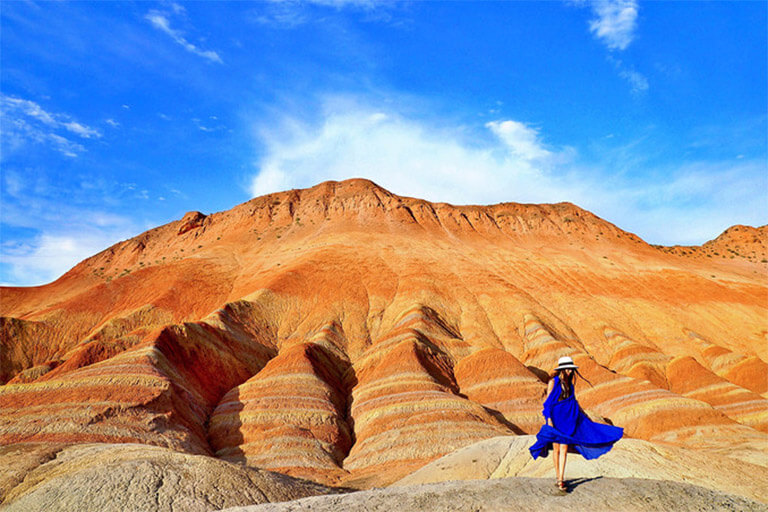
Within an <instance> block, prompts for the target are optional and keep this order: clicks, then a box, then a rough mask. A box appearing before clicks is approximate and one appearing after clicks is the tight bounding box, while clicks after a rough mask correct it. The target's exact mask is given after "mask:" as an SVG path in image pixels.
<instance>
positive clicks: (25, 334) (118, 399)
mask: <svg viewBox="0 0 768 512" xmlns="http://www.w3.org/2000/svg"><path fill="white" fill-rule="evenodd" d="M765 231H766V229H765V227H762V228H749V229H748V228H746V227H739V229H738V230H736V229H735V228H734V229H733V230H730V231H729V232H727V233H726V235H727V236H726V235H724V236H723V237H720V239H718V241H716V245H717V247H718V248H720V247H726V246H728V244H730V243H732V241H734V240H736V239H737V238H735V237H736V235H739V237H741V236H742V235H744V236H748V237H752V238H749V240H750V244H753V245H750V246H749V247H750V251H752V248H754V251H755V254H758V252H759V248H760V247H764V245H765V244H764V238H765ZM754 239H756V240H757V241H754ZM738 240H739V244H740V245H742V243H746V242H744V241H742V238H738ZM745 240H746V239H745ZM713 243H715V242H713ZM733 243H735V242H733ZM705 245H706V244H705ZM718 252H719V251H718ZM750 254H751V253H750ZM767 270H768V263H764V262H762V261H761V260H760V259H759V258H757V259H756V258H751V259H750V258H733V259H731V258H719V259H714V258H708V257H707V256H701V257H698V256H697V257H693V256H691V255H690V254H679V253H677V252H675V251H673V250H668V249H665V248H657V247H653V246H650V245H648V244H646V243H645V242H644V241H642V240H641V239H640V238H638V237H637V236H635V235H633V234H631V233H627V232H625V231H622V230H621V229H619V228H618V227H616V226H614V225H612V224H610V223H609V222H607V221H605V220H603V219H600V218H598V217H596V216H595V215H593V214H591V213H589V212H587V211H584V210H582V209H580V208H578V207H576V206H574V205H571V204H567V203H563V204H556V205H521V204H510V203H504V204H497V205H491V206H453V205H448V204H435V203H429V202H427V201H423V200H419V199H414V198H407V197H399V196H397V195H394V194H392V193H390V192H388V191H386V190H384V189H382V188H380V187H378V186H376V185H375V184H373V183H371V182H368V181H365V180H350V181H346V182H340V183H336V182H328V183H323V184H320V185H318V186H316V187H313V188H310V189H305V190H292V191H287V192H281V193H277V194H272V195H269V196H263V197H259V198H255V199H253V200H251V201H248V202H247V203H244V204H242V205H239V206H237V207H235V208H233V209H232V210H229V211H226V212H219V213H214V214H211V215H203V214H202V213H199V212H190V213H189V214H187V215H185V216H184V218H183V219H181V220H180V221H176V222H172V223H170V224H167V225H164V226H160V227H158V228H155V229H152V230H150V231H147V232H146V233H142V234H141V235H138V236H137V237H134V238H133V239H130V240H126V241H124V242H121V243H119V244H116V245H115V246H113V247H111V248H109V249H107V250H105V251H103V252H101V253H99V254H97V255H95V256H93V257H91V258H89V259H87V260H85V261H83V262H81V263H80V264H79V265H77V266H76V267H75V268H73V269H72V270H71V271H70V272H68V273H67V274H65V275H64V276H63V277H62V278H60V279H59V280H57V281H56V282H54V283H51V284H49V285H45V286H42V287H35V288H3V289H2V304H1V306H0V314H2V319H1V320H0V332H1V333H2V341H1V343H2V347H1V348H2V350H0V379H1V380H2V382H4V383H5V385H4V386H2V387H0V443H2V444H3V445H6V446H10V445H18V444H20V443H43V444H46V443H47V444H50V445H54V444H56V443H59V444H61V443H64V444H68V445H69V444H78V443H141V444H145V445H156V446H160V447H167V448H170V449H172V450H175V451H178V452H184V453H188V454H200V455H206V456H211V457H217V458H221V459H224V460H227V461H233V462H237V463H242V464H245V465H248V466H253V467H262V468H269V469H273V470H276V471H280V472H284V473H287V474H290V475H295V476H301V477H306V478H310V479H313V480H315V481H318V482H325V483H347V484H349V485H356V486H361V487H365V486H372V485H383V484H386V483H389V482H391V481H394V480H396V479H398V478H401V477H402V476H404V475H405V474H407V473H408V472H410V471H412V470H415V469H416V468H418V467H420V466H422V465H424V464H426V463H428V462H430V461H432V460H434V459H436V458H439V457H441V456H443V455H445V454H448V453H450V452H452V451H454V450H456V449H460V448H461V447H463V446H467V445H470V444H472V443H475V442H477V441H480V440H483V439H487V438H491V437H496V436H499V435H519V434H531V433H534V432H535V431H536V430H537V429H538V426H539V425H540V424H541V423H542V422H543V420H542V418H541V416H540V404H541V401H542V399H543V395H544V393H545V389H546V379H547V377H546V373H547V372H548V371H550V369H551V368H552V367H553V366H554V364H555V362H556V360H557V358H558V357H560V356H563V355H571V356H572V357H574V359H575V360H576V361H577V364H579V366H580V371H581V373H582V374H583V376H584V377H585V378H586V379H587V380H588V381H589V383H587V382H583V381H579V383H578V385H577V391H576V392H577V396H578V398H579V400H580V402H581V403H582V405H583V406H584V408H585V410H586V411H587V413H588V414H590V415H592V416H593V417H594V418H595V419H597V420H599V421H605V422H611V423H614V424H616V425H620V426H622V427H624V428H625V432H626V434H627V436H628V437H630V438H636V439H643V440H647V441H650V442H653V443H657V444H663V445H665V446H666V445H676V446H682V447H697V448H699V449H702V450H707V452H708V453H710V454H712V455H713V456H717V457H730V458H734V460H735V459H740V460H742V461H746V462H748V463H756V464H763V465H765V460H764V453H765V452H764V449H765V446H766V444H765V443H766V441H767V440H768V434H766V432H767V431H768V430H767V429H766V426H767V425H768V418H767V417H766V400H765V399H766V398H767V397H768V395H767V394H768V379H767V378H766V375H768V364H766V361H768V343H766V340H767V339H768V338H766V336H768V325H766V318H768V301H766V297H768V282H767V281H766V271H767ZM761 461H762V462H761Z"/></svg>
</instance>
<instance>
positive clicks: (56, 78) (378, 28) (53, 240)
mask: <svg viewBox="0 0 768 512" xmlns="http://www.w3.org/2000/svg"><path fill="white" fill-rule="evenodd" d="M766 5H767V4H766V3H765V2H723V3H721V2H706V3H705V2H642V1H635V0H610V1H594V2H589V1H577V2H573V1H566V2H554V1H550V2H530V3H529V2H483V3H478V2H473V3H462V2H375V1H372V0H315V1H290V0H288V1H282V2H278V1H269V2H258V3H257V2H236V3H224V2H216V3H208V2H190V3H182V2H160V3H150V2H135V3H133V2H31V1H27V2H10V1H9V2H3V3H2V9H1V10H0V22H1V24H2V26H1V27H0V28H1V30H0V38H1V41H0V42H1V45H2V47H1V48H0V50H1V52H2V53H1V55H2V61H1V63H0V66H1V67H0V71H1V73H0V109H2V155H0V164H1V165H2V179H0V186H1V187H2V189H1V190H0V201H1V203H0V206H2V211H1V213H0V215H1V216H0V222H1V225H0V237H1V240H0V283H4V284H12V285H35V284H42V283H45V282H49V281H51V280H53V279H55V278H56V277H58V276H60V275H61V274H62V273H63V272H65V271H66V270H68V269H69V268H71V267H72V266H73V265H74V264H75V263H77V262H78V261H80V260H82V259H83V258H85V257H87V256H89V255H91V254H94V253H96V252H98V251H100V250H102V249H104V248H106V247H108V246H109V245H111V244H113V243H115V242H117V241H119V240H122V239H125V238H128V237H131V236H134V235H136V234H138V233H140V232H142V231H144V230H146V229H149V228H151V227H155V226H157V225H160V224H163V223H166V222H169V221H171V220H174V219H178V218H180V217H181V216H182V215H183V214H184V213H185V212H186V211H189V210H200V211H202V212H204V213H211V212H215V211H221V210H226V209H229V208H231V207H233V206H234V205H236V204H239V203H241V202H243V201H246V200H248V199H249V198H251V197H254V196H256V195H261V194H266V193H269V192H274V191H278V190H284V189H289V188H295V187H300V188H301V187H309V186H312V185H315V184H317V183H319V182H322V181H325V180H328V179H336V180H339V179H346V178H351V177H366V178H369V179H372V180H374V181H376V182H377V183H379V184H380V185H382V186H384V187H386V188H388V189H390V190H391V191H393V192H395V193H398V194H401V195H409V196H415V197H423V198H426V199H429V200H433V201H446V202H451V203H454V204H478V203H479V204H491V203H496V202H503V201H514V202H526V203H543V202H559V201H570V202H573V203H576V204H578V205H579V206H581V207H583V208H586V209H588V210H590V211H592V212H594V213H596V214H598V215H600V216H602V217H604V218H606V219H607V220H609V221H611V222H613V223H615V224H617V225H618V226H620V227H621V228H623V229H626V230H629V231H632V232H635V233H637V234H638V235H640V236H641V237H643V238H644V239H645V240H646V241H648V242H650V243H661V244H676V243H680V244H700V243H703V242H705V241H706V240H709V239H712V238H714V237H716V236H717V235H718V234H720V233H721V232H722V231H723V230H724V229H726V228H727V227H729V226H731V225H733V224H750V225H762V224H765V223H766V222H768V163H767V159H768V152H767V149H766V146H767V142H766V140H767V138H768V121H767V114H766V112H767V111H768V104H767V100H766V88H767V86H766V84H767V83H768V77H767V73H766V62H768V55H767V50H766V41H767V40H768V35H767V34H766V26H768V20H767V19H766V10H767V7H766Z"/></svg>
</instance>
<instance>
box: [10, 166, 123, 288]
mask: <svg viewBox="0 0 768 512" xmlns="http://www.w3.org/2000/svg"><path fill="white" fill-rule="evenodd" d="M2 179H3V186H2V187H0V188H1V189H2V194H3V195H2V201H3V215H2V225H3V231H4V234H5V236H4V237H3V242H2V244H0V276H1V277H0V280H1V281H2V282H3V284H8V285H20V286H30V285H39V284H44V283H47V282H50V281H52V280H54V279H56V278H58V277H59V276H61V275H62V274H63V273H64V272H66V271H67V270H69V269H70V268H72V267H73V266H74V265H76V264H77V263H78V262H80V261H81V260H83V259H85V258H87V257H89V256H92V255H93V254H96V253H97V252H99V251H101V250H103V249H105V248H107V247H109V246H110V245H112V244H114V243H116V242H118V241H120V240H124V239H126V238H128V237H130V236H132V235H134V234H136V232H137V228H136V226H135V225H134V223H133V221H132V220H131V219H129V218H128V217H125V216H123V215H120V214H116V213H113V212H110V211H108V210H105V209H104V208H103V205H101V206H99V205H98V203H99V202H101V201H100V200H99V198H100V196H102V195H113V194H115V193H116V187H113V186H110V185H104V184H101V183H98V182H94V181H93V180H84V181H83V182H82V183H81V184H80V186H79V187H73V188H70V189H68V190H66V191H65V190H62V189H60V187H58V186H57V185H55V184H54V183H51V182H49V181H47V179H46V177H45V175H44V174H43V173H39V172H34V171H31V172H30V170H26V169H25V170H24V171H19V170H14V169H4V172H3V177H2ZM9 233H15V236H10V237H9V236H8V234H9Z"/></svg>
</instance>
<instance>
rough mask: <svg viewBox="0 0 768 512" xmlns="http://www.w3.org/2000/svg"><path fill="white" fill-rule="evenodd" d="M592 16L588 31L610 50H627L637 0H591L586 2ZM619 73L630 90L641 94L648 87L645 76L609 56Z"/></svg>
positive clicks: (632, 36)
mask: <svg viewBox="0 0 768 512" xmlns="http://www.w3.org/2000/svg"><path fill="white" fill-rule="evenodd" d="M589 5H590V7H591V9H592V13H593V15H594V18H593V19H592V20H590V22H589V31H590V32H591V33H592V34H593V35H594V37H595V38H597V39H598V40H599V41H600V42H602V43H603V44H604V45H605V46H606V47H607V48H608V50H609V51H610V52H616V51H622V50H626V49H627V48H628V47H629V45H630V44H631V43H632V41H634V39H635V33H636V31H637V16H638V9H639V4H638V2H637V0H592V1H591V2H590V3H589ZM608 61H609V62H610V63H612V64H613V65H614V67H615V68H616V71H617V72H618V74H619V76H620V77H621V78H623V79H624V80H626V81H627V83H628V84H629V85H630V88H631V89H630V90H631V91H632V93H633V94H641V93H644V92H645V91H647V90H648V88H649V87H650V85H649V82H648V78H647V77H646V76H645V75H643V74H642V73H640V72H639V71H637V70H636V69H634V68H633V67H631V66H627V65H626V64H625V63H624V62H623V61H622V60H621V59H618V58H616V57H614V56H613V55H609V56H608Z"/></svg>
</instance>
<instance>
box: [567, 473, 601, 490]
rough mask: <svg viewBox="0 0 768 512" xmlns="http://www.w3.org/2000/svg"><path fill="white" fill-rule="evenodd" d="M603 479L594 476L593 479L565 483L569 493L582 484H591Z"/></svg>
mask: <svg viewBox="0 0 768 512" xmlns="http://www.w3.org/2000/svg"><path fill="white" fill-rule="evenodd" d="M601 478H603V477H602V475H601V476H594V477H592V478H574V479H572V480H566V481H565V482H564V483H565V486H566V487H567V488H568V491H569V492H570V491H572V490H574V489H575V488H577V487H578V486H580V485H582V484H585V483H587V482H591V481H593V480H600V479H601Z"/></svg>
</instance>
